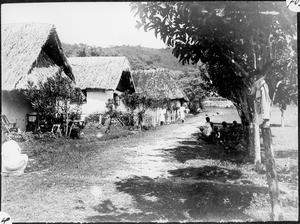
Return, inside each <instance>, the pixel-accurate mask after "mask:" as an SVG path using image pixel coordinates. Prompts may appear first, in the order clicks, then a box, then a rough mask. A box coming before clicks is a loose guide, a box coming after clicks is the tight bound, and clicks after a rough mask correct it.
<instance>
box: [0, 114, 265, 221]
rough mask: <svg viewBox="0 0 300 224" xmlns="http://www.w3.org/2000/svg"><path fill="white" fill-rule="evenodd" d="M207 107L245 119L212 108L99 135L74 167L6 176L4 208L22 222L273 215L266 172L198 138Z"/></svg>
mask: <svg viewBox="0 0 300 224" xmlns="http://www.w3.org/2000/svg"><path fill="white" fill-rule="evenodd" d="M207 115H208V116H210V117H211V118H212V120H213V121H214V122H221V121H223V119H224V118H227V121H229V122H232V121H233V120H234V119H236V120H238V115H237V114H236V111H235V110H225V111H224V112H223V111H222V112H218V114H217V113H216V111H215V110H212V111H210V112H209V113H208V112H207V113H203V114H201V115H200V116H197V117H191V118H188V119H187V120H186V122H185V123H183V124H171V125H165V126H161V127H159V128H158V129H157V130H152V131H147V132H142V133H138V134H136V135H133V136H129V137H127V138H120V139H115V140H111V141H107V142H105V143H101V144H100V143H99V151H96V152H95V153H94V154H93V155H92V156H91V157H88V158H86V159H85V160H83V161H82V162H81V163H80V164H78V165H77V166H75V168H74V169H73V170H66V171H65V172H59V173H58V172H56V171H55V170H44V171H43V172H33V173H28V174H25V175H23V176H21V177H9V178H4V179H3V185H2V193H3V196H2V202H3V203H2V208H4V210H5V211H6V212H7V213H9V214H10V215H11V216H12V217H13V220H14V221H17V222H24V221H27V222H28V221H39V222H45V221H50V222H51V221H54V222H64V221H68V222H96V221H188V222H192V221H234V220H235V221H247V220H248V221H252V220H254V221H257V220H268V217H266V214H268V212H269V206H268V202H267V201H266V200H265V198H267V196H268V188H267V185H266V180H265V175H257V174H256V173H255V172H254V171H253V170H252V166H250V165H244V166H243V167H242V166H241V164H239V163H238V162H237V161H235V160H233V159H232V158H234V156H232V155H231V156H230V157H224V155H223V154H222V151H221V149H220V148H218V147H216V146H214V145H208V144H205V143H204V142H199V141H197V140H196V135H195V133H197V132H198V127H199V126H200V125H202V124H203V123H204V118H205V116H207ZM228 118H229V119H228ZM230 119H232V120H230ZM238 121H239V120H238ZM229 158H230V159H229ZM16 182H18V184H17V187H15V186H16V184H15V183H16ZM30 182H34V183H35V185H34V186H33V185H31V184H29V183H30ZM20 189H22V190H20ZM20 194H21V195H20ZM262 196H263V197H262ZM20 199H21V200H20ZM254 202H255V204H254ZM259 206H260V207H259ZM21 209H22V212H21V213H20V212H18V211H20V210H21Z"/></svg>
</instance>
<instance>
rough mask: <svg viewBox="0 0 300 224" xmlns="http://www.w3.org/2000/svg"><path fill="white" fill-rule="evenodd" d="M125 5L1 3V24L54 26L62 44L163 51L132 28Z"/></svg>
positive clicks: (151, 37)
mask: <svg viewBox="0 0 300 224" xmlns="http://www.w3.org/2000/svg"><path fill="white" fill-rule="evenodd" d="M129 4H130V3H129V2H90V3H83V2H82V3H80V2H79V3H69V2H62V3H24V4H17V3H15V4H3V5H2V7H1V23H24V22H39V23H51V24H54V25H55V27H56V30H57V33H58V36H59V38H60V40H61V41H62V42H64V43H70V44H74V43H77V44H79V43H84V44H89V45H94V46H100V47H108V46H111V45H113V46H115V45H131V46H137V45H141V46H143V47H151V48H164V47H165V44H164V43H163V42H162V40H160V39H156V38H155V36H154V32H145V31H144V30H143V29H140V30H137V29H136V28H135V25H136V22H135V21H136V18H134V13H133V12H131V11H130V6H129Z"/></svg>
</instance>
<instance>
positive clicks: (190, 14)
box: [131, 2, 297, 123]
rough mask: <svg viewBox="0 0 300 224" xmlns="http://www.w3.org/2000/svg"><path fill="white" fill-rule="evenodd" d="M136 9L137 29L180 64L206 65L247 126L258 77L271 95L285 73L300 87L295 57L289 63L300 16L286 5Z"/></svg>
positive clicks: (210, 78) (153, 4)
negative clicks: (147, 33) (251, 94)
mask: <svg viewBox="0 0 300 224" xmlns="http://www.w3.org/2000/svg"><path fill="white" fill-rule="evenodd" d="M131 7H132V10H133V11H134V12H135V15H136V16H137V15H138V16H139V21H137V26H136V27H137V28H141V27H143V28H144V30H145V31H148V30H152V29H153V30H154V33H155V35H156V36H157V37H159V36H160V38H161V39H162V40H163V41H164V42H165V43H166V44H167V45H168V46H170V47H172V48H173V51H172V53H173V55H174V56H175V57H176V58H178V59H179V61H181V62H182V63H183V64H184V63H190V62H192V63H193V64H196V63H199V62H200V63H203V64H205V67H206V69H207V75H206V76H205V77H204V78H206V79H207V80H208V81H209V82H210V83H211V84H212V86H213V87H214V88H215V89H216V91H217V92H218V94H219V95H221V96H223V97H225V98H228V99H230V100H232V101H233V103H234V104H235V106H236V107H237V109H238V111H239V114H240V116H241V118H242V121H243V123H244V122H246V121H247V122H251V121H252V118H253V117H252V104H253V102H252V100H251V98H250V97H249V96H248V94H247V92H248V88H249V87H250V86H251V84H252V83H253V79H252V77H253V76H254V75H255V74H258V73H260V74H264V75H267V82H268V84H269V86H270V90H271V91H270V92H271V94H272V93H273V89H274V87H273V86H274V83H272V80H274V76H276V78H278V77H279V74H280V73H281V74H282V75H283V76H285V75H287V73H289V74H290V76H292V77H293V78H291V80H293V81H291V83H294V84H295V83H296V80H297V77H296V74H295V72H294V71H295V65H296V57H294V58H291V57H290V55H295V41H294V37H295V31H296V16H295V15H293V14H291V12H290V11H289V10H288V9H286V7H285V5H284V3H280V2H256V3H255V4H253V2H221V3H220V2H135V3H132V4H131ZM289 63H290V64H289ZM288 65H290V69H288ZM292 68H293V69H292ZM288 70H290V72H289V71H288ZM292 70H293V71H292ZM275 85H276V84H275Z"/></svg>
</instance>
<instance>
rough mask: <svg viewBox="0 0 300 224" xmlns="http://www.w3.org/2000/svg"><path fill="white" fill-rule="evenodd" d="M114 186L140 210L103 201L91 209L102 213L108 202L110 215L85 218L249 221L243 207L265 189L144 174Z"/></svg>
mask: <svg viewBox="0 0 300 224" xmlns="http://www.w3.org/2000/svg"><path fill="white" fill-rule="evenodd" d="M172 173H174V174H175V176H177V177H178V176H182V174H183V173H184V172H182V170H175V171H172ZM183 176H184V175H183ZM233 178H235V177H233ZM202 179H203V178H202ZM208 179H209V178H208ZM116 186H117V189H118V190H119V191H121V192H124V193H127V194H130V195H131V196H132V197H133V198H134V200H135V202H136V205H137V208H138V209H140V210H141V211H143V212H142V213H139V214H126V213H122V212H119V213H118V212H117V209H116V208H114V207H113V205H112V204H111V202H107V201H105V202H104V203H102V204H100V205H99V206H96V207H95V208H94V209H95V210H96V211H99V212H100V213H102V214H103V213H105V212H106V211H107V205H110V206H109V207H110V208H109V211H110V212H112V211H114V212H115V213H114V215H109V214H107V215H104V216H103V215H101V216H100V215H99V216H93V217H89V218H88V221H148V222H149V221H159V220H160V221H163V220H164V221H230V220H239V221H247V220H248V221H250V220H251V221H253V217H250V216H248V215H247V214H244V210H245V209H246V208H248V207H249V206H250V202H251V200H252V198H253V194H254V193H258V194H259V193H263V194H267V192H268V190H267V189H266V188H262V187H255V186H253V185H232V184H224V183H220V182H196V181H191V182H183V181H174V180H173V181H172V180H170V179H152V178H149V177H145V176H142V177H138V176H135V177H132V178H129V179H126V180H124V181H121V182H117V183H116ZM116 213H117V214H116ZM254 221H255V220H254Z"/></svg>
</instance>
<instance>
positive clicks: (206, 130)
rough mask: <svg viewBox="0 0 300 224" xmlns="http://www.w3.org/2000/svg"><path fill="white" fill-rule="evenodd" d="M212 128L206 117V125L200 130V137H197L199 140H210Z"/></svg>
mask: <svg viewBox="0 0 300 224" xmlns="http://www.w3.org/2000/svg"><path fill="white" fill-rule="evenodd" d="M212 131H213V130H212V126H211V122H210V118H209V117H206V123H205V125H204V126H203V127H201V128H200V135H199V137H200V138H201V139H208V140H209V138H210V136H211V134H212Z"/></svg>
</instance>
